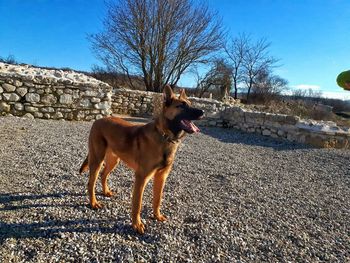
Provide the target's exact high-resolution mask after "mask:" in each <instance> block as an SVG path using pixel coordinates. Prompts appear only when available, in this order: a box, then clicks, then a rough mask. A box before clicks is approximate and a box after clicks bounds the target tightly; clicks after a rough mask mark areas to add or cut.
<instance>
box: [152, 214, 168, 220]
mask: <svg viewBox="0 0 350 263" xmlns="http://www.w3.org/2000/svg"><path fill="white" fill-rule="evenodd" d="M153 218H154V219H155V220H157V221H160V222H165V221H167V217H166V216H165V215H162V214H159V215H153Z"/></svg>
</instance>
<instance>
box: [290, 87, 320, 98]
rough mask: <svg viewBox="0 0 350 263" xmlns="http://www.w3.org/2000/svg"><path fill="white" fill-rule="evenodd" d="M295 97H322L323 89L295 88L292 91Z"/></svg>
mask: <svg viewBox="0 0 350 263" xmlns="http://www.w3.org/2000/svg"><path fill="white" fill-rule="evenodd" d="M292 96H293V97H294V98H295V99H300V98H303V99H306V98H322V91H320V90H314V89H295V90H293V92H292Z"/></svg>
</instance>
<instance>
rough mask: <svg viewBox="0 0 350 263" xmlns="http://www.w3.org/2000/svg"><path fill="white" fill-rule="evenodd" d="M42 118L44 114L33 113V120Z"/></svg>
mask: <svg viewBox="0 0 350 263" xmlns="http://www.w3.org/2000/svg"><path fill="white" fill-rule="evenodd" d="M43 116H44V114H43V113H41V112H34V117H35V118H42V117H43Z"/></svg>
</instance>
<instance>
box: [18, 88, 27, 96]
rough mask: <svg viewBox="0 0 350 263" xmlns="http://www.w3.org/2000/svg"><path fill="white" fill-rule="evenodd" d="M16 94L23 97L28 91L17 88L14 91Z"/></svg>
mask: <svg viewBox="0 0 350 263" xmlns="http://www.w3.org/2000/svg"><path fill="white" fill-rule="evenodd" d="M16 92H17V93H18V94H19V95H20V96H21V97H23V96H24V95H26V94H27V92H28V89H27V88H17V89H16Z"/></svg>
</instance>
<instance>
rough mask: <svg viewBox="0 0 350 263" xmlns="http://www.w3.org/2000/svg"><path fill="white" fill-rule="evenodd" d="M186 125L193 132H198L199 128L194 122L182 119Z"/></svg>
mask: <svg viewBox="0 0 350 263" xmlns="http://www.w3.org/2000/svg"><path fill="white" fill-rule="evenodd" d="M184 122H185V124H186V126H187V127H188V128H189V129H190V130H191V131H193V132H199V131H200V129H199V128H198V127H197V126H196V125H194V123H193V122H192V121H188V120H184Z"/></svg>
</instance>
